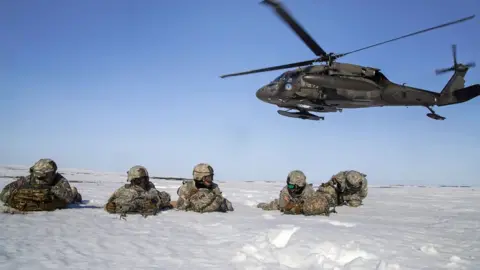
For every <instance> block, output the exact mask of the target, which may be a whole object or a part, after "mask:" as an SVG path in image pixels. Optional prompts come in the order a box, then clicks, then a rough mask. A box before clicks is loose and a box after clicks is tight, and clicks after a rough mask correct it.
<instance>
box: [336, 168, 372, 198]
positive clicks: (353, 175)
mask: <svg viewBox="0 0 480 270" xmlns="http://www.w3.org/2000/svg"><path fill="white" fill-rule="evenodd" d="M366 176H367V175H366V174H363V173H361V172H358V171H355V170H350V171H341V172H339V173H337V174H336V175H334V176H332V178H331V179H330V181H328V182H327V183H328V184H332V185H334V186H336V188H337V193H338V195H339V198H338V204H339V205H348V206H351V207H358V206H360V205H362V204H363V200H364V199H365V198H366V197H367V195H368V181H367V178H366Z"/></svg>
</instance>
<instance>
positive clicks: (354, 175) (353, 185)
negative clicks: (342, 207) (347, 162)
mask: <svg viewBox="0 0 480 270" xmlns="http://www.w3.org/2000/svg"><path fill="white" fill-rule="evenodd" d="M366 176H367V175H366V174H363V173H361V172H358V171H355V170H350V171H347V172H346V173H345V180H346V181H345V185H346V187H347V188H348V189H349V190H358V189H360V188H361V186H362V185H363V182H364V181H365V177H366Z"/></svg>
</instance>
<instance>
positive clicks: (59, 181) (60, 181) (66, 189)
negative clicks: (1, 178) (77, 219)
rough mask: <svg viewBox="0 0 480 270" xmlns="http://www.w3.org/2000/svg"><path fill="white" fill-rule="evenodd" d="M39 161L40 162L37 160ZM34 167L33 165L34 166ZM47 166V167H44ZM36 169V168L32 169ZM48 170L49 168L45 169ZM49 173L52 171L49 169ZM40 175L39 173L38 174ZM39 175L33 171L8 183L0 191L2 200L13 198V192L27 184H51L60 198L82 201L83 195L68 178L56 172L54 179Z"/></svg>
mask: <svg viewBox="0 0 480 270" xmlns="http://www.w3.org/2000/svg"><path fill="white" fill-rule="evenodd" d="M37 163H38V162H37ZM32 167H33V166H32ZM44 168H45V167H44ZM32 171H35V170H32ZM45 171H47V170H45ZM48 172H49V173H50V172H52V171H48ZM37 175H38V174H37ZM37 175H34V174H33V173H32V174H30V175H28V176H21V177H19V178H17V180H15V181H13V182H11V183H9V184H7V185H6V186H5V187H4V188H3V190H2V192H1V193H0V201H2V202H4V203H6V202H7V201H9V200H10V199H11V194H12V192H14V191H15V190H18V189H21V188H23V187H27V186H34V187H35V186H45V185H47V186H49V187H50V190H51V192H52V193H53V194H54V195H55V196H57V197H58V198H59V199H62V200H64V201H65V202H66V203H67V204H71V203H80V202H81V200H82V196H81V195H80V193H78V191H77V189H76V188H73V189H72V187H71V186H70V184H69V183H68V180H67V179H66V178H65V177H63V176H62V175H61V174H59V173H55V174H54V175H53V177H52V179H53V180H48V181H47V182H48V183H47V182H45V181H44V179H42V180H39V179H38V178H37Z"/></svg>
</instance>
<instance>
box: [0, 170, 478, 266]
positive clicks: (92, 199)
mask: <svg viewBox="0 0 480 270" xmlns="http://www.w3.org/2000/svg"><path fill="white" fill-rule="evenodd" d="M61 172H62V173H63V174H64V175H65V176H66V177H67V178H68V179H69V180H71V181H72V185H74V186H76V187H77V188H78V190H79V191H80V192H81V194H82V196H83V199H84V204H83V205H81V206H80V207H76V208H70V209H65V210H58V211H54V212H43V213H31V214H27V215H8V214H2V215H0V222H1V226H2V229H1V233H0V268H1V269H29V270H34V269H190V270H192V269H416V270H418V269H480V241H479V240H480V210H479V206H480V192H479V190H478V188H429V187H427V188H419V187H402V188H398V187H396V188H374V187H372V188H370V190H369V196H368V198H367V199H366V200H365V205H364V206H362V207H360V208H357V209H355V208H348V207H340V208H337V211H338V214H333V215H331V216H330V217H304V216H288V215H281V214H280V213H278V212H265V211H262V210H260V209H257V208H256V207H255V205H256V204H257V203H258V202H262V201H269V200H271V199H273V198H275V197H276V196H277V195H278V192H279V191H280V189H281V187H282V185H283V183H265V182H225V183H223V182H220V183H219V184H220V188H221V189H222V191H223V193H224V195H225V196H226V197H227V198H229V199H230V200H231V201H232V203H233V205H234V208H235V211H234V212H232V213H208V214H197V213H191V212H177V211H175V210H171V211H167V212H163V213H162V214H159V215H158V216H154V217H148V218H146V219H145V218H143V217H141V216H136V215H129V216H127V218H126V220H121V219H119V216H117V215H110V214H107V213H106V212H105V211H104V210H103V209H102V207H103V205H104V204H105V202H106V200H107V199H108V197H109V196H110V194H111V193H112V192H113V191H114V190H115V189H116V188H118V187H120V186H121V185H123V184H124V183H125V181H126V176H125V175H122V174H114V173H95V172H89V171H81V170H78V171H74V170H69V171H61ZM26 173H27V171H26V169H25V168H20V169H19V168H2V170H1V171H0V188H3V186H5V185H6V184H7V183H9V182H10V181H12V180H13V179H11V178H2V176H13V175H24V174H26ZM87 173H88V174H87ZM77 181H82V182H77ZM153 182H154V183H155V185H156V186H157V188H158V189H160V190H165V191H168V192H169V193H170V194H171V196H172V199H174V200H176V198H177V195H176V190H177V188H178V186H179V185H180V182H178V181H162V180H153Z"/></svg>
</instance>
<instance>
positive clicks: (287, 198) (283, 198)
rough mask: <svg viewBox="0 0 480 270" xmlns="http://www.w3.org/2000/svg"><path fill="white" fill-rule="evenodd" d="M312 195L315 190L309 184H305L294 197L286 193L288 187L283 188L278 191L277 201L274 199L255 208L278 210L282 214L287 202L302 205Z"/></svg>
mask: <svg viewBox="0 0 480 270" xmlns="http://www.w3.org/2000/svg"><path fill="white" fill-rule="evenodd" d="M314 194H315V190H314V189H313V187H312V185H311V184H307V185H306V186H305V188H304V189H303V191H302V193H300V194H298V195H297V196H295V197H294V196H292V195H290V193H289V192H288V187H287V186H285V187H283V188H282V190H281V191H280V195H279V198H278V199H275V200H273V201H271V202H269V203H259V204H258V205H257V207H258V208H261V209H262V210H265V211H272V210H280V211H282V212H284V211H285V207H286V206H287V204H288V203H289V202H292V203H296V204H303V202H304V200H305V199H306V198H308V197H309V196H312V195H314Z"/></svg>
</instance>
